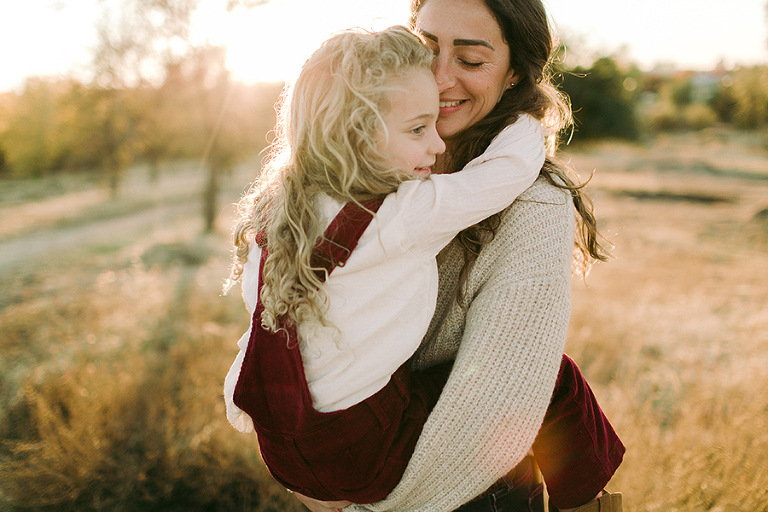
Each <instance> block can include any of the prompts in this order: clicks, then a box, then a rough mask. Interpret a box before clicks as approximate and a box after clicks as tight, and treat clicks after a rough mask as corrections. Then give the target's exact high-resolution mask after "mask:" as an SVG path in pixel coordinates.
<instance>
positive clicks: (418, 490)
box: [351, 180, 573, 512]
mask: <svg viewBox="0 0 768 512" xmlns="http://www.w3.org/2000/svg"><path fill="white" fill-rule="evenodd" d="M572 248H573V208H572V205H571V202H570V200H569V199H568V197H567V196H566V195H565V194H564V193H563V192H562V191H560V190H559V189H556V188H554V187H552V186H551V185H548V184H547V183H546V182H544V181H543V180H539V181H538V182H537V183H536V184H534V186H533V187H531V189H530V190H529V191H528V192H526V194H524V195H523V196H522V197H521V198H520V199H519V200H518V201H516V202H515V203H514V204H513V205H512V207H511V208H510V209H509V210H508V211H506V212H505V214H504V216H503V219H502V225H501V227H500V228H499V231H498V233H497V235H496V238H495V239H494V240H493V241H492V242H491V243H490V244H488V245H486V246H484V247H483V249H482V251H481V253H480V256H479V258H478V259H477V261H476V262H475V263H474V266H473V268H472V271H471V272H470V276H469V281H468V285H467V289H466V291H465V297H466V299H465V303H464V304H462V305H459V304H457V303H456V293H455V292H456V288H455V282H456V281H457V279H456V276H457V274H458V270H459V269H460V267H461V264H462V262H461V259H462V258H461V249H460V248H459V247H457V245H456V244H452V245H451V246H449V247H448V248H447V249H446V252H445V253H443V254H441V258H445V259H447V260H448V263H447V264H446V265H445V266H443V267H441V272H442V271H445V275H444V274H441V296H440V299H439V304H438V309H437V311H436V314H435V319H434V320H433V326H432V327H431V329H430V333H429V334H428V341H427V342H426V343H425V345H424V346H423V347H422V348H421V349H420V351H419V352H418V353H417V355H416V360H415V364H416V366H418V367H427V366H430V365H431V364H435V363H438V362H441V361H444V360H446V359H451V358H452V357H453V356H455V359H456V363H455V366H454V368H453V371H452V373H451V377H450V379H449V380H448V383H447V384H446V386H445V388H444V390H443V393H442V395H441V397H440V400H439V402H438V404H437V406H436V407H435V409H434V411H433V412H432V414H431V415H430V417H429V420H428V421H427V423H426V425H425V426H424V430H423V432H422V434H421V437H420V438H419V442H418V445H417V447H416V451H415V452H414V454H413V456H412V458H411V460H410V463H409V465H408V468H407V469H406V472H405V474H404V475H403V478H402V479H401V481H400V484H399V485H398V486H397V488H395V490H394V491H393V492H392V493H391V494H390V495H389V496H388V497H387V498H386V499H385V500H383V501H381V502H378V503H375V504H371V505H366V506H364V507H361V506H353V507H351V508H352V509H354V510H374V511H388V510H392V511H395V510H397V511H401V512H402V511H417V510H418V511H450V510H453V509H455V508H457V507H458V506H460V505H462V504H463V503H466V502H467V501H469V500H471V499H472V498H473V497H474V496H477V495H478V494H480V493H481V492H482V491H484V490H485V489H486V488H488V487H489V486H490V485H491V484H492V483H493V482H495V481H496V480H497V479H498V478H500V477H501V476H502V475H504V474H505V473H507V472H508V471H509V470H511V469H512V468H513V467H514V466H516V465H517V463H518V462H519V461H520V460H521V459H522V458H523V457H524V456H525V454H526V453H527V452H528V450H529V449H530V447H531V445H532V444H533V441H534V439H535V437H536V434H537V432H538V430H539V427H540V425H541V421H542V419H543V417H544V413H545V412H546V409H547V407H548V405H549V401H550V398H551V395H552V390H553V387H554V383H555V379H556V377H557V371H558V368H559V364H560V359H561V357H562V352H563V348H564V345H565V335H566V331H567V327H568V318H569V315H570V261H571V255H572ZM443 278H445V279H443ZM446 283H447V284H446ZM463 307H466V309H463ZM457 347H458V352H456V350H457Z"/></svg>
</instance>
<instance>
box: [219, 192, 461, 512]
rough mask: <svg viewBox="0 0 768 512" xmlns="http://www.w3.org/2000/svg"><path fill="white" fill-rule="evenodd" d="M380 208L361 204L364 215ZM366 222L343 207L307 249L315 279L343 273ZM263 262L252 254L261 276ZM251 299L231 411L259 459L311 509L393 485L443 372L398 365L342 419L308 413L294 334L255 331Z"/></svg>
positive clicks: (377, 493)
mask: <svg viewBox="0 0 768 512" xmlns="http://www.w3.org/2000/svg"><path fill="white" fill-rule="evenodd" d="M380 205H381V202H380V201H379V202H371V203H366V204H365V206H366V207H367V208H369V209H370V210H371V211H376V210H378V207H379V206H380ZM371 219H372V215H371V214H370V213H368V212H367V211H366V210H364V209H362V208H360V207H358V206H357V205H355V204H354V203H347V204H346V205H345V206H344V208H342V210H341V212H340V213H339V214H338V215H337V216H336V218H335V219H334V220H333V222H332V223H331V225H330V226H329V227H328V229H327V230H326V232H325V234H324V237H323V239H321V242H320V243H319V244H318V246H316V247H315V255H314V256H316V257H313V261H312V266H313V267H315V268H318V269H320V270H317V271H316V272H317V275H318V277H319V278H320V279H321V280H324V279H325V277H326V271H327V272H328V273H330V272H331V271H332V270H333V269H334V268H335V267H336V266H340V265H343V264H344V263H345V262H346V259H347V258H348V257H349V255H350V253H351V252H352V250H353V249H354V248H355V246H356V245H357V242H358V240H359V239H360V236H361V235H362V234H363V232H364V231H365V228H366V227H367V226H368V224H369V223H370V221H371ZM266 257H267V249H266V247H264V248H262V252H261V263H260V266H259V288H260V287H261V283H262V282H263V279H261V273H262V272H263V268H264V261H265V260H266ZM262 311H263V305H262V303H261V299H259V301H258V303H257V306H256V310H255V312H254V315H253V321H252V330H251V338H250V340H249V342H248V348H247V350H246V353H245V358H244V360H243V365H242V367H241V369H240V375H239V377H238V381H237V385H236V387H235V393H234V402H235V405H237V406H238V407H239V408H240V409H242V410H243V411H245V412H246V413H247V414H248V415H249V416H250V417H251V419H252V420H253V424H254V428H255V430H256V433H257V435H258V439H259V448H260V450H261V454H262V458H263V459H264V462H265V463H266V465H267V467H268V468H269V470H270V472H271V473H272V475H273V476H274V478H275V479H276V480H277V481H278V482H280V483H281V484H282V485H284V486H285V487H287V488H289V489H292V490H294V491H296V492H299V493H301V494H304V495H306V496H310V497H312V498H316V499H320V500H349V501H351V502H353V503H360V504H363V503H373V502H375V501H379V500H381V499H383V498H384V497H386V495H387V494H389V492H390V491H391V490H392V489H394V488H395V486H396V485H397V483H398V482H399V481H400V477H402V474H403V472H404V471H405V467H406V465H407V464H408V460H409V459H410V457H411V454H412V453H413V449H414V447H415V446H416V441H417V440H418V438H419V434H420V433H421V429H422V427H423V426H424V423H425V422H426V419H427V416H428V415H429V412H430V411H431V410H432V408H433V407H434V405H435V403H436V402H437V399H438V397H439V396H440V391H441V390H442V387H443V385H444V384H445V381H446V380H447V378H448V374H449V373H450V366H448V365H441V366H440V367H436V368H434V369H432V370H431V371H429V372H419V373H418V374H413V375H411V372H410V371H409V370H408V368H407V365H403V366H402V367H401V368H400V369H399V370H398V371H397V372H396V373H395V374H394V375H393V376H392V378H391V379H390V381H389V383H388V384H387V385H386V386H385V387H384V388H383V389H382V390H380V391H379V392H377V393H376V394H374V395H373V396H371V397H369V398H368V399H366V400H364V401H363V402H360V403H358V404H356V405H354V406H352V407H350V408H348V409H345V410H343V411H334V412H329V413H321V412H318V411H317V410H315V409H314V407H313V406H312V396H311V395H310V392H309V387H308V385H307V380H306V377H305V376H304V366H303V364H302V359H301V353H300V351H299V347H298V340H297V337H296V330H295V329H293V328H288V329H287V331H288V335H287V336H286V335H285V333H284V332H283V331H280V333H272V332H269V331H268V330H266V329H264V328H262V327H261V313H262Z"/></svg>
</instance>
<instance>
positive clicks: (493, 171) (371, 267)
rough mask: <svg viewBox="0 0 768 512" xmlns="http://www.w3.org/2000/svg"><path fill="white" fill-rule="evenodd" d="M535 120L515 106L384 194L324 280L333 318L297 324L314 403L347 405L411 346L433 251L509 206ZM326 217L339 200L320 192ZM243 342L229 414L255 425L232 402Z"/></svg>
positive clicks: (527, 176) (434, 276)
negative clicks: (425, 171)
mask: <svg viewBox="0 0 768 512" xmlns="http://www.w3.org/2000/svg"><path fill="white" fill-rule="evenodd" d="M544 159H545V147H544V133H543V129H542V127H541V124H540V123H539V122H538V121H537V120H536V119H534V118H533V117H531V116H528V115H522V116H520V118H519V119H518V120H517V122H515V123H514V124H512V125H510V126H508V127H506V128H505V129H504V130H503V131H502V132H501V133H500V134H499V135H498V136H497V137H496V138H495V139H494V140H493V141H492V142H491V144H490V146H489V147H488V149H487V150H486V151H485V152H484V153H483V154H482V155H481V156H480V157H478V158H476V159H474V160H472V161H471V162H470V163H469V164H467V166H466V167H465V168H464V169H463V170H462V171H461V172H458V173H454V174H437V175H432V176H430V177H429V179H427V180H424V181H417V180H414V181H407V182H404V183H403V184H402V185H401V186H400V187H399V188H398V190H397V191H396V192H394V193H392V194H390V195H388V196H387V197H386V199H385V200H384V202H383V203H382V205H381V207H380V208H379V210H378V212H377V213H376V215H375V216H374V218H373V220H372V221H371V223H370V225H369V226H368V228H367V229H366V231H365V232H364V233H363V235H362V237H361V238H360V241H359V242H358V245H357V247H356V248H355V250H354V251H353V252H352V255H351V256H350V258H349V260H348V261H347V263H346V265H344V266H343V267H337V268H336V269H334V271H333V272H332V273H331V274H330V275H329V277H328V280H327V281H326V282H325V284H324V286H325V291H326V292H327V294H328V299H329V301H328V311H327V314H326V318H327V319H328V320H329V321H330V323H331V324H332V325H333V326H334V327H322V326H320V325H300V326H299V336H300V339H302V340H303V341H304V343H302V345H301V355H302V360H303V363H304V370H305V374H306V378H307V383H308V386H309V390H310V393H311V395H312V400H313V405H314V407H315V408H316V409H317V410H318V411H321V412H328V411H335V410H341V409H346V408H348V407H350V406H352V405H354V404H356V403H358V402H361V401H362V400H365V399H366V398H368V397H369V396H371V395H373V394H374V393H376V392H377V391H379V390H380V389H381V388H383V387H384V386H385V385H386V383H387V382H388V381H389V378H390V377H391V375H392V374H393V373H394V372H395V371H396V370H397V369H398V368H399V367H400V366H401V365H402V364H403V363H404V362H405V361H407V360H408V359H409V358H410V357H411V356H412V355H413V353H414V352H415V351H416V349H417V348H418V346H419V344H420V342H421V340H422V338H423V336H424V334H425V333H426V331H427V328H428V327H429V324H430V320H431V319H432V315H433V313H434V310H435V304H436V300H437V290H438V273H437V264H436V261H435V257H436V255H437V254H438V252H440V250H441V249H442V248H443V247H445V246H446V245H447V244H448V243H449V242H450V241H451V239H453V238H454V236H455V235H456V234H457V233H458V232H459V231H461V230H462V229H465V228H467V227H469V226H472V225H474V224H476V223H477V222H479V221H481V220H483V219H485V218H487V217H488V216H490V215H493V214H494V213H497V212H499V211H501V210H503V209H504V208H505V207H507V206H508V205H509V204H510V203H512V201H514V199H515V198H516V197H517V196H519V195H520V194H521V193H522V192H523V191H525V190H526V189H527V188H528V187H529V186H530V185H531V184H532V183H533V182H534V180H535V179H536V177H537V176H538V175H539V171H540V170H541V167H542V165H543V163H544ZM318 207H319V209H320V212H321V213H322V215H323V217H324V219H325V222H326V225H328V224H330V222H331V221H332V220H333V218H334V217H335V216H336V214H337V213H338V212H339V211H340V210H341V208H342V207H343V204H342V203H339V202H337V201H335V200H333V199H331V198H330V197H328V196H322V197H321V198H320V200H319V204H318ZM260 252H261V251H260V249H259V247H258V246H257V245H256V244H255V243H252V244H251V247H250V251H249V256H248V261H247V262H246V264H245V266H244V268H243V274H242V286H243V298H244V300H245V304H246V308H247V309H248V311H249V313H250V314H251V315H253V312H254V309H255V307H256V303H257V299H258V289H259V286H258V279H259V259H260ZM250 335H251V332H250V329H249V330H248V331H247V332H246V333H245V334H244V335H243V336H242V338H240V340H239V342H238V347H239V349H240V352H239V354H238V355H237V357H236V359H235V362H234V363H233V365H232V368H231V369H230V371H229V373H228V375H227V378H226V381H225V388H224V395H225V401H226V405H227V417H228V418H229V421H230V423H232V425H233V426H234V427H235V428H237V429H238V430H240V431H243V432H252V431H253V424H252V422H251V419H250V417H248V415H247V414H245V413H244V412H243V411H241V410H240V409H239V408H237V406H236V405H235V404H234V403H233V401H232V396H233V394H234V389H235V385H236V383H237V378H238V376H239V373H240V367H241V365H242V362H243V357H244V356H245V351H246V349H247V346H248V340H249V338H250Z"/></svg>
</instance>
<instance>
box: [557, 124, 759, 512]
mask: <svg viewBox="0 0 768 512" xmlns="http://www.w3.org/2000/svg"><path fill="white" fill-rule="evenodd" d="M676 142H677V145H678V146H679V155H678V156H679V159H680V160H679V161H678V163H677V164H676V165H675V164H674V162H675V160H674V159H675V158H676V155H677V153H676V152H675V150H674V148H675V143H676ZM695 142H696V141H695V140H694V141H690V140H689V139H688V138H687V136H681V137H680V140H679V141H675V140H674V138H673V139H672V140H670V139H665V140H660V141H657V143H656V144H654V145H652V146H651V147H649V148H638V147H627V146H623V145H619V144H611V143H604V144H601V145H599V146H596V147H590V148H581V149H580V150H579V151H577V152H574V154H573V162H574V163H575V164H576V165H577V166H578V167H579V168H580V169H582V170H586V171H589V170H591V168H596V169H597V173H596V175H595V178H594V180H593V182H592V184H591V186H592V187H593V190H594V196H595V202H596V205H597V209H598V214H599V216H600V218H601V219H602V221H603V229H604V230H605V231H606V232H607V233H609V236H610V238H611V239H612V240H613V241H614V242H615V244H616V248H615V250H614V254H615V256H616V257H615V259H613V260H611V261H610V262H608V263H606V264H600V265H597V266H596V267H595V268H594V269H593V271H592V273H591V274H590V275H589V276H588V278H587V281H586V286H584V284H582V283H580V282H574V288H573V290H574V301H573V305H574V310H573V316H572V322H571V329H570V335H569V341H568V347H567V350H568V351H569V352H570V353H571V355H572V356H573V357H574V358H575V359H576V361H577V362H579V364H580V365H581V366H582V369H583V371H584V373H585V374H586V375H587V377H588V378H589V380H590V382H591V383H592V385H593V388H594V389H595V392H596V394H597V396H598V398H599V399H600V401H601V403H602V404H603V405H604V407H605V409H606V411H607V413H608V415H609V418H610V419H611V420H612V422H613V423H614V425H615V427H616V429H617V431H618V432H619V434H620V436H621V438H622V440H623V441H624V443H625V445H626V446H627V454H626V457H625V461H624V463H623V465H622V466H621V468H620V469H619V471H618V473H617V475H616V476H615V478H614V480H613V481H612V482H611V484H610V485H609V489H613V490H617V491H621V492H623V493H624V495H625V508H626V510H627V511H629V512H632V511H654V510H659V511H661V510H677V511H706V510H722V511H731V510H741V511H755V510H768V460H766V454H768V416H767V415H766V412H767V411H768V395H766V394H765V392H764V390H765V389H768V373H766V372H765V368H766V364H768V308H766V304H768V279H766V277H765V276H768V222H766V220H765V219H764V218H763V217H762V216H761V215H759V212H761V211H763V210H764V209H765V208H766V207H768V154H767V153H766V152H765V150H764V149H762V148H759V147H758V148H755V147H754V146H749V145H748V146H747V147H740V146H739V144H738V141H732V142H731V144H729V145H728V146H727V148H726V149H727V151H729V152H731V155H732V157H731V158H730V159H729V160H728V165H727V167H725V168H724V167H723V164H722V163H721V161H722V158H723V153H724V145H723V144H707V143H706V139H705V140H704V141H702V140H699V141H698V144H695ZM659 146H661V147H659ZM694 154H695V160H696V162H698V163H699V164H700V165H706V166H711V169H710V172H707V171H702V170H701V169H700V168H699V169H697V168H695V167H694V166H692V165H691V164H690V161H691V160H692V159H694V157H693V156H692V155H694ZM739 155H741V156H739ZM758 158H759V159H762V162H763V167H762V170H763V171H762V173H761V174H760V175H759V176H758V177H754V176H752V177H748V178H745V177H744V175H743V174H741V173H742V172H744V173H746V172H750V173H754V172H755V171H754V169H755V168H756V167H755V166H754V162H755V160H757V159H758ZM660 161H663V162H665V164H666V165H659V162H660ZM755 174H757V173H755ZM734 176H736V177H734ZM628 190H629V191H634V192H637V191H644V192H648V193H647V194H645V195H636V197H640V198H642V199H632V196H631V195H629V196H627V195H626V194H625V193H624V192H626V191H628ZM659 192H666V193H667V194H663V193H659ZM654 193H656V194H655V195H654ZM679 193H686V194H688V195H689V196H691V197H697V196H698V197H700V198H701V197H703V198H707V197H709V198H712V197H716V198H727V199H728V201H724V202H708V201H696V200H683V201H680V200H678V201H672V200H670V197H671V196H674V194H679Z"/></svg>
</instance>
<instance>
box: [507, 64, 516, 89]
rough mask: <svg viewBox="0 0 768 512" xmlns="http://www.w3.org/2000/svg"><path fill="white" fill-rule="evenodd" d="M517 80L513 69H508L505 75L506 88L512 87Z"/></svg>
mask: <svg viewBox="0 0 768 512" xmlns="http://www.w3.org/2000/svg"><path fill="white" fill-rule="evenodd" d="M517 82H518V75H517V72H516V71H515V70H514V69H511V68H510V70H509V72H508V73H507V77H506V84H507V89H511V88H513V87H514V86H515V85H516V84H517Z"/></svg>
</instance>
